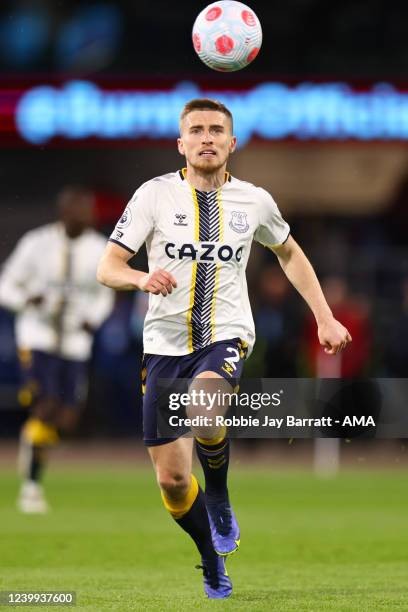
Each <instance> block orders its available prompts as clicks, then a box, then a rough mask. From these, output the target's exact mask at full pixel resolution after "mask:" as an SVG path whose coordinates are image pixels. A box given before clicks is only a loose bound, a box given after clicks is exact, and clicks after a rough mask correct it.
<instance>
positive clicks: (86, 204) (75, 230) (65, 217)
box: [58, 189, 93, 238]
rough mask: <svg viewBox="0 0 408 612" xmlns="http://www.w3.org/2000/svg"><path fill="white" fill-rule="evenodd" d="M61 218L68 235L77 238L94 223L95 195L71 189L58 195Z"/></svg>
mask: <svg viewBox="0 0 408 612" xmlns="http://www.w3.org/2000/svg"><path fill="white" fill-rule="evenodd" d="M58 208H59V213H60V219H61V221H62V223H63V224H64V226H65V230H66V232H67V234H68V236H71V237H72V238H75V237H76V236H79V235H80V234H81V233H82V232H83V231H84V230H85V229H86V228H87V227H90V226H91V225H92V223H93V197H92V195H91V194H88V193H85V192H84V193H76V192H73V191H71V190H70V189H65V190H64V191H62V192H61V193H60V195H59V197H58Z"/></svg>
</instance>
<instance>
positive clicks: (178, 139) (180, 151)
mask: <svg viewBox="0 0 408 612" xmlns="http://www.w3.org/2000/svg"><path fill="white" fill-rule="evenodd" d="M177 148H178V152H179V153H180V155H184V145H183V141H182V140H181V138H177Z"/></svg>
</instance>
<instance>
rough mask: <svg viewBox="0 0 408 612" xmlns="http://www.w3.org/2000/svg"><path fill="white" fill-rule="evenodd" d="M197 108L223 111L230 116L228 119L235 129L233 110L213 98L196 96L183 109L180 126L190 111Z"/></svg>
mask: <svg viewBox="0 0 408 612" xmlns="http://www.w3.org/2000/svg"><path fill="white" fill-rule="evenodd" d="M196 110H212V111H218V112H219V113H223V115H225V116H226V117H228V119H229V120H230V122H231V131H233V119H232V113H231V111H230V110H229V109H228V108H227V107H226V106H225V105H224V104H223V103H222V102H219V101H218V100H211V98H194V99H193V100H190V102H187V104H186V105H185V106H184V108H183V110H182V111H181V115H180V126H181V122H182V121H183V119H184V118H185V117H186V116H187V115H188V114H189V113H192V112H193V111H196Z"/></svg>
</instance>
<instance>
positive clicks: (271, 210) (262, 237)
mask: <svg viewBox="0 0 408 612" xmlns="http://www.w3.org/2000/svg"><path fill="white" fill-rule="evenodd" d="M257 191H258V195H259V225H258V228H257V230H256V232H255V235H254V239H255V240H256V241H257V242H260V243H261V244H263V245H264V246H279V245H281V244H283V243H284V242H286V240H287V239H288V236H289V233H290V227H289V225H288V223H286V221H285V220H284V219H283V217H282V215H281V213H280V210H279V208H278V206H277V204H276V202H275V200H274V199H273V197H272V196H271V195H270V194H269V193H268V192H267V191H265V189H261V188H260V187H258V188H257Z"/></svg>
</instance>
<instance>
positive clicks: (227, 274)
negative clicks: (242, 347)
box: [110, 169, 290, 355]
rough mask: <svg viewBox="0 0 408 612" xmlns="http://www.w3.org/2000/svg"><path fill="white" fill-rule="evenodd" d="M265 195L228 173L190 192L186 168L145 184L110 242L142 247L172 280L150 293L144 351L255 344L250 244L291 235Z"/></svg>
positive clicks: (166, 352) (153, 265)
mask: <svg viewBox="0 0 408 612" xmlns="http://www.w3.org/2000/svg"><path fill="white" fill-rule="evenodd" d="M289 231H290V230H289V226H288V224H287V223H286V222H285V221H284V220H283V218H282V216H281V214H280V212H279V209H278V207H277V205H276V203H275V202H274V200H273V198H272V197H271V196H270V194H269V193H268V192H267V191H265V190H264V189H261V188H260V187H255V186H254V185H252V184H251V183H247V182H245V181H240V180H238V179H236V178H234V177H231V175H229V174H228V173H226V181H225V183H224V185H223V186H222V187H220V188H219V189H217V190H215V191H210V192H204V191H199V190H197V189H194V187H192V186H191V185H190V184H189V183H188V182H187V180H186V179H185V169H183V170H180V171H179V172H172V173H171V174H165V175H164V176H159V177H157V178H154V179H152V180H150V181H147V182H146V183H144V184H143V185H142V186H141V187H140V188H139V189H138V190H137V191H136V193H135V194H134V196H133V197H132V199H131V200H130V202H129V204H128V205H127V207H126V209H125V211H124V213H123V215H122V217H121V218H120V220H119V221H118V223H117V225H116V227H115V229H114V231H113V232H112V235H111V237H110V240H111V241H112V242H114V243H116V244H119V245H120V246H122V247H123V248H125V249H127V250H128V251H129V252H130V253H136V252H137V251H138V250H139V249H140V247H141V246H142V244H143V243H144V242H146V247H147V255H148V262H149V272H150V273H151V272H153V271H154V270H156V269H157V268H162V269H164V270H167V271H168V272H170V273H171V274H172V275H173V276H174V277H175V279H176V281H177V288H176V289H173V293H172V294H170V295H167V296H166V297H163V296H162V295H161V294H160V295H153V294H150V296H149V309H148V312H147V315H146V319H145V325H144V334H143V341H144V351H145V353H153V354H158V355H186V354H188V353H191V352H193V351H196V350H198V349H200V348H203V347H205V346H208V345H209V344H211V343H213V342H218V341H219V340H230V339H232V338H240V339H241V340H242V341H243V342H245V343H246V344H247V345H248V354H249V353H250V351H251V350H252V347H253V344H254V341H255V327H254V322H253V318H252V313H251V307H250V304H249V298H248V289H247V283H246V277H245V269H246V265H247V262H248V258H249V253H250V250H251V243H252V240H256V241H258V242H260V243H261V244H264V245H268V246H278V245H280V244H283V243H284V242H285V241H286V239H287V238H288V236H289Z"/></svg>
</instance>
